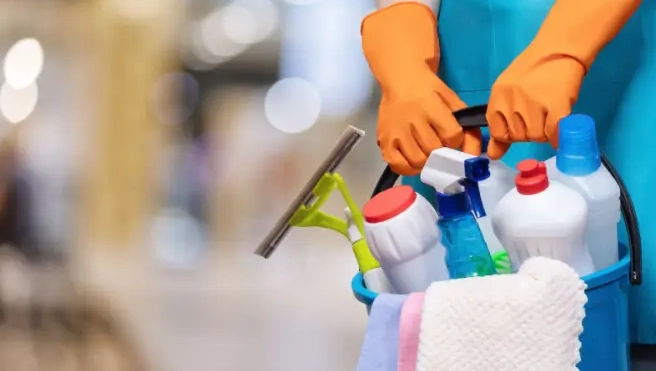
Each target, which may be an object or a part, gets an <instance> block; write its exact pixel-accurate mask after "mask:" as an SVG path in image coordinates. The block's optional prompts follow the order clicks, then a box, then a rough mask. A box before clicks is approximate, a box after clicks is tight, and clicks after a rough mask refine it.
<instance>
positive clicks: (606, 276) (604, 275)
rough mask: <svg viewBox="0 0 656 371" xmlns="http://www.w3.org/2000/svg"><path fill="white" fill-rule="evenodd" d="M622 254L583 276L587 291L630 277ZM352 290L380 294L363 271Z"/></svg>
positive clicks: (366, 296) (360, 295)
mask: <svg viewBox="0 0 656 371" xmlns="http://www.w3.org/2000/svg"><path fill="white" fill-rule="evenodd" d="M619 252H620V256H624V257H623V258H622V259H621V260H620V261H618V262H617V263H615V264H613V265H611V266H610V267H608V268H605V269H602V270H600V271H598V272H595V273H592V274H588V275H587V276H585V277H583V282H585V284H586V285H587V286H588V288H587V289H586V290H585V291H586V292H588V291H592V290H595V289H597V288H599V287H601V286H604V285H606V284H608V283H610V282H615V281H618V280H620V279H621V278H622V277H626V278H627V280H628V277H629V262H630V261H631V257H630V254H629V253H628V249H627V247H626V246H624V245H622V244H620V247H619ZM351 290H352V291H353V296H355V299H356V300H357V301H359V302H360V303H362V304H365V305H367V306H370V305H371V304H373V302H374V300H375V299H376V297H377V296H378V294H377V293H375V292H373V291H370V290H369V289H367V288H366V287H365V285H364V278H363V277H362V273H360V272H358V273H357V274H356V275H355V276H353V279H352V280H351Z"/></svg>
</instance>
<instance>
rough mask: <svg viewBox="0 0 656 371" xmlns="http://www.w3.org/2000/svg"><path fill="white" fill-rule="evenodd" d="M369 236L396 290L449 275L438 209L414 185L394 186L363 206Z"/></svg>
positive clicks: (416, 287) (415, 287) (417, 286)
mask: <svg viewBox="0 0 656 371" xmlns="http://www.w3.org/2000/svg"><path fill="white" fill-rule="evenodd" d="M362 212H363V214H364V219H365V224H364V231H365V238H366V240H367V243H368V244H369V249H370V250H371V253H372V254H373V255H374V257H376V259H377V260H378V262H379V263H380V266H381V268H382V269H383V271H384V272H385V275H386V276H387V279H388V280H389V282H390V285H391V286H392V289H393V290H394V293H396V294H409V293H411V292H422V291H425V290H426V289H427V288H428V286H429V285H430V284H431V283H433V282H435V281H443V280H447V279H449V272H448V270H447V267H446V263H445V261H444V258H445V255H446V250H445V249H444V247H443V246H442V245H441V243H440V239H441V234H440V231H439V229H438V227H437V224H436V223H437V213H436V212H435V209H434V208H433V206H431V204H430V203H429V202H428V201H427V200H426V199H425V198H423V197H422V196H421V195H419V194H417V193H416V192H415V191H414V190H413V189H412V187H410V186H398V187H393V188H390V189H388V190H386V191H384V192H381V193H379V194H378V195H376V196H375V197H373V198H372V199H371V200H369V202H367V204H366V205H365V206H364V208H363V209H362Z"/></svg>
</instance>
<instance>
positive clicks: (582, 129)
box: [556, 114, 601, 176]
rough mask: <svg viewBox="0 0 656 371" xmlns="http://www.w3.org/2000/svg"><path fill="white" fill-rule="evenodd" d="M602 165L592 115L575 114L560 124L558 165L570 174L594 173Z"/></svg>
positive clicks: (565, 118)
mask: <svg viewBox="0 0 656 371" xmlns="http://www.w3.org/2000/svg"><path fill="white" fill-rule="evenodd" d="M600 166H601V153H600V152H599V145H598V144H597V133H596V130H595V122H594V120H593V119H592V117H590V116H587V115H581V114H573V115H569V116H567V117H564V118H563V119H562V120H560V123H559V124H558V152H556V167H557V168H558V170H559V171H560V172H562V173H563V174H566V175H569V176H585V175H588V174H592V173H594V172H595V171H597V169H599V167H600Z"/></svg>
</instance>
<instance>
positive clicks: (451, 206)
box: [437, 192, 471, 218]
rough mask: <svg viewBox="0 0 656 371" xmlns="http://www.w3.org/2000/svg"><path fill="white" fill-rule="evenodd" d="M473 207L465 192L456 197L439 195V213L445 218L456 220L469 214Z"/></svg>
mask: <svg viewBox="0 0 656 371" xmlns="http://www.w3.org/2000/svg"><path fill="white" fill-rule="evenodd" d="M470 209H471V207H470V205H469V199H468V197H467V194H465V192H461V193H456V194H454V195H445V194H442V193H438V194H437V213H438V214H439V215H440V216H441V217H444V218H454V217H458V216H461V215H465V214H469V213H470V212H471V211H470Z"/></svg>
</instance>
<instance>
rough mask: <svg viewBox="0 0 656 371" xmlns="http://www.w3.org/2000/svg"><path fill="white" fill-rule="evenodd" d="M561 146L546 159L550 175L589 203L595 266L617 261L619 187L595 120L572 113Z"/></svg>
mask: <svg viewBox="0 0 656 371" xmlns="http://www.w3.org/2000/svg"><path fill="white" fill-rule="evenodd" d="M558 138H559V139H558V143H559V148H558V152H557V154H556V156H555V157H552V158H550V159H549V160H547V161H546V165H547V171H548V173H549V177H550V178H551V179H553V180H556V181H558V182H560V183H563V184H564V185H565V186H567V187H569V188H571V189H572V190H574V191H576V192H577V193H578V194H580V195H581V196H582V197H583V198H584V199H585V201H586V203H587V204H588V222H587V225H586V233H585V240H586V243H587V245H588V249H589V250H590V255H591V256H592V261H593V263H594V265H595V268H596V269H598V270H601V269H605V268H608V267H609V266H611V265H613V264H615V263H617V261H618V249H617V245H618V238H617V225H618V223H619V221H620V217H621V205H620V187H619V185H618V184H617V182H616V181H615V179H613V176H612V175H611V174H610V173H609V172H608V169H606V167H604V166H603V165H602V164H601V156H600V153H599V147H598V145H597V135H596V132H595V122H594V120H593V119H592V118H591V117H589V116H586V115H570V116H567V117H565V118H564V119H562V120H561V121H560V124H559V131H558Z"/></svg>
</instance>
